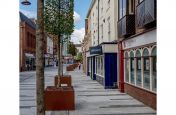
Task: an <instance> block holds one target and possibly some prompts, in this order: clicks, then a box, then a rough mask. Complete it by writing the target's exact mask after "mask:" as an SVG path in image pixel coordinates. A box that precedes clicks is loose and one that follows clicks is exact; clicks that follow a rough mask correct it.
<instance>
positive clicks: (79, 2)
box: [19, 0, 91, 44]
mask: <svg viewBox="0 0 176 115" xmlns="http://www.w3.org/2000/svg"><path fill="white" fill-rule="evenodd" d="M21 1H23V0H20V2H19V6H20V11H21V12H22V13H24V14H25V15H26V16H27V17H29V18H36V17H37V0H29V1H30V2H31V5H28V6H25V5H22V4H21ZM74 2H75V3H74V24H75V29H74V32H73V34H72V36H71V41H72V42H74V43H75V44H79V43H80V41H82V40H83V38H84V34H85V18H86V15H87V12H88V9H89V6H90V3H91V0H75V1H74Z"/></svg>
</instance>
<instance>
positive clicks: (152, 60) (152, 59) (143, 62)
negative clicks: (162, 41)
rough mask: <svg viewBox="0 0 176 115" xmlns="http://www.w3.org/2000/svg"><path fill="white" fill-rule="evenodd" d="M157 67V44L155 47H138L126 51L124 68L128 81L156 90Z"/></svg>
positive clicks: (126, 80)
mask: <svg viewBox="0 0 176 115" xmlns="http://www.w3.org/2000/svg"><path fill="white" fill-rule="evenodd" d="M149 51H151V53H149ZM141 52H142V53H141ZM128 54H129V55H128ZM134 54H135V56H134ZM128 56H129V57H128ZM156 68H157V57H156V46H155V47H154V48H144V49H143V50H142V49H136V50H130V51H126V52H125V57H124V70H125V82H126V83H129V84H133V85H136V86H138V87H142V88H145V89H147V90H151V91H154V92H156V86H157V69H156ZM142 77H143V78H142ZM142 84H143V85H142Z"/></svg>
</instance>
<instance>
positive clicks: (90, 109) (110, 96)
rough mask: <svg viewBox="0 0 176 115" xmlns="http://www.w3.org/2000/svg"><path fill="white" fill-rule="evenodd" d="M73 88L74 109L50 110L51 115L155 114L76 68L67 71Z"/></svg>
mask: <svg viewBox="0 0 176 115" xmlns="http://www.w3.org/2000/svg"><path fill="white" fill-rule="evenodd" d="M67 74H70V75H71V76H72V81H73V86H74V89H75V98H76V99H75V102H76V110H75V111H52V112H51V115H156V111H155V110H153V109H151V108H149V107H147V106H146V105H144V104H143V103H141V102H139V101H137V100H136V99H134V98H133V97H131V96H129V95H127V94H125V93H120V92H119V91H118V90H117V89H104V88H103V86H102V85H100V84H99V83H98V82H97V81H93V80H91V79H90V77H88V76H86V75H85V74H84V73H82V71H81V70H78V69H76V70H75V71H73V72H68V73H67Z"/></svg>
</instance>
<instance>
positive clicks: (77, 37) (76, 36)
mask: <svg viewBox="0 0 176 115" xmlns="http://www.w3.org/2000/svg"><path fill="white" fill-rule="evenodd" d="M84 35H85V28H81V29H75V30H74V32H73V34H72V35H71V41H72V42H73V43H75V44H80V41H81V42H82V40H83V38H84Z"/></svg>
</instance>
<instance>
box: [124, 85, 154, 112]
mask: <svg viewBox="0 0 176 115" xmlns="http://www.w3.org/2000/svg"><path fill="white" fill-rule="evenodd" d="M125 92H126V93H127V94H129V95H131V96H132V97H134V98H136V99H137V100H139V101H141V102H143V103H144V104H146V105H148V106H150V107H151V108H153V109H155V110H156V98H157V97H156V94H155V93H152V92H149V91H147V90H143V89H141V88H138V87H135V86H132V85H129V84H126V83H125Z"/></svg>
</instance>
